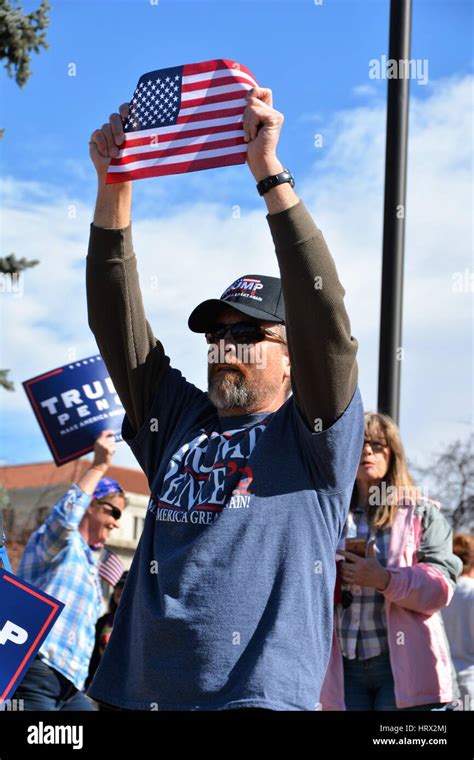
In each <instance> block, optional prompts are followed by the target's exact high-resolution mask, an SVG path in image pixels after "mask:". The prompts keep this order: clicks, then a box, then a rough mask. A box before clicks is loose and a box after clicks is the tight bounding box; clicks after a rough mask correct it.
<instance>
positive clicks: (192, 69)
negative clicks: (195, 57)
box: [183, 59, 254, 79]
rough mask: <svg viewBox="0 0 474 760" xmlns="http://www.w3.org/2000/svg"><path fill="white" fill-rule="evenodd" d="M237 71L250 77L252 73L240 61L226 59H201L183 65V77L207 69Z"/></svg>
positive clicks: (206, 70)
mask: <svg viewBox="0 0 474 760" xmlns="http://www.w3.org/2000/svg"><path fill="white" fill-rule="evenodd" d="M223 69H224V70H227V71H238V72H239V73H242V72H243V73H244V74H248V75H249V76H250V77H251V78H252V79H254V75H253V74H252V72H251V71H250V69H248V68H247V67H246V66H242V64H240V63H234V61H228V60H226V59H221V60H215V61H203V62H202V63H186V64H185V65H184V66H183V77H189V76H192V75H193V74H203V73H206V72H209V71H220V70H223Z"/></svg>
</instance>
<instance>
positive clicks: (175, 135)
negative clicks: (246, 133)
mask: <svg viewBox="0 0 474 760" xmlns="http://www.w3.org/2000/svg"><path fill="white" fill-rule="evenodd" d="M190 126H191V127H192V126H193V125H192V124H191V125H188V124H183V126H182V128H181V129H180V130H179V131H176V127H174V128H173V127H163V128H162V129H152V130H150V132H151V133H152V134H150V135H148V136H147V137H139V138H138V139H137V140H129V139H126V140H125V141H124V143H123V147H122V148H121V149H120V150H121V151H123V154H124V155H127V151H128V150H133V149H134V148H135V147H142V146H143V145H146V146H149V145H154V144H157V143H158V142H159V143H160V145H161V141H162V140H169V141H171V140H176V141H181V140H182V139H184V138H190V137H200V136H201V135H214V134H217V133H220V132H222V133H225V132H229V133H230V134H233V133H234V132H238V133H239V134H241V133H242V123H241V122H240V123H239V122H235V121H234V122H233V123H232V124H218V125H216V126H214V127H198V128H197V129H190V128H189V127H190ZM173 130H174V131H173ZM135 134H138V132H135ZM153 137H155V138H156V139H155V142H154V143H152V142H151V140H152V139H153ZM114 160H116V159H114Z"/></svg>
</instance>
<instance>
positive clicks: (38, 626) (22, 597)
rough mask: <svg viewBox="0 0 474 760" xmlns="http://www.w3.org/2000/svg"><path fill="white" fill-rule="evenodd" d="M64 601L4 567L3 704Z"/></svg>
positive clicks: (0, 585)
mask: <svg viewBox="0 0 474 760" xmlns="http://www.w3.org/2000/svg"><path fill="white" fill-rule="evenodd" d="M63 608H64V604H63V603H62V602H60V601H58V600H57V599H54V598H53V597H52V596H49V594H45V593H44V592H43V591H40V589H38V588H36V587H35V586H32V585H31V584H30V583H27V582H26V581H24V580H23V579H22V578H18V577H17V576H16V575H13V574H12V573H9V572H7V571H6V570H3V569H0V704H1V703H2V702H3V701H5V700H6V699H8V697H9V696H10V695H11V694H13V692H14V691H15V689H16V687H17V686H18V684H19V683H20V681H21V679H22V678H23V676H24V674H25V673H26V671H27V670H28V667H29V665H30V663H31V661H32V660H33V658H34V657H35V655H36V653H37V651H38V649H39V648H40V646H41V644H42V643H43V641H44V640H45V638H46V636H47V635H48V633H49V632H50V630H51V628H52V627H53V625H54V623H55V622H56V619H57V617H58V615H60V614H61V612H62V610H63Z"/></svg>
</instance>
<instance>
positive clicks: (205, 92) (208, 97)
mask: <svg viewBox="0 0 474 760" xmlns="http://www.w3.org/2000/svg"><path fill="white" fill-rule="evenodd" d="M242 88H245V89H246V90H251V89H252V85H250V84H248V83H247V82H245V83H242V84H239V83H238V82H237V84H235V83H232V84H226V85H224V86H223V87H214V88H213V89H211V90H210V93H211V94H209V89H208V88H202V87H201V88H200V89H198V90H191V91H190V92H184V87H183V95H182V96H181V103H186V106H189V101H193V100H196V101H202V102H204V103H205V102H208V103H216V102H218V101H219V100H232V99H237V98H238V97H242ZM223 96H227V97H223Z"/></svg>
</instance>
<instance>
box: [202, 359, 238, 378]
mask: <svg viewBox="0 0 474 760" xmlns="http://www.w3.org/2000/svg"><path fill="white" fill-rule="evenodd" d="M222 370H232V371H234V372H239V373H240V374H241V375H243V376H244V377H245V375H246V372H245V370H244V369H243V367H242V365H241V364H238V363H237V362H233V361H230V362H225V363H224V364H222V363H220V364H210V365H209V376H210V377H214V375H215V374H216V373H217V372H220V371H222Z"/></svg>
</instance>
